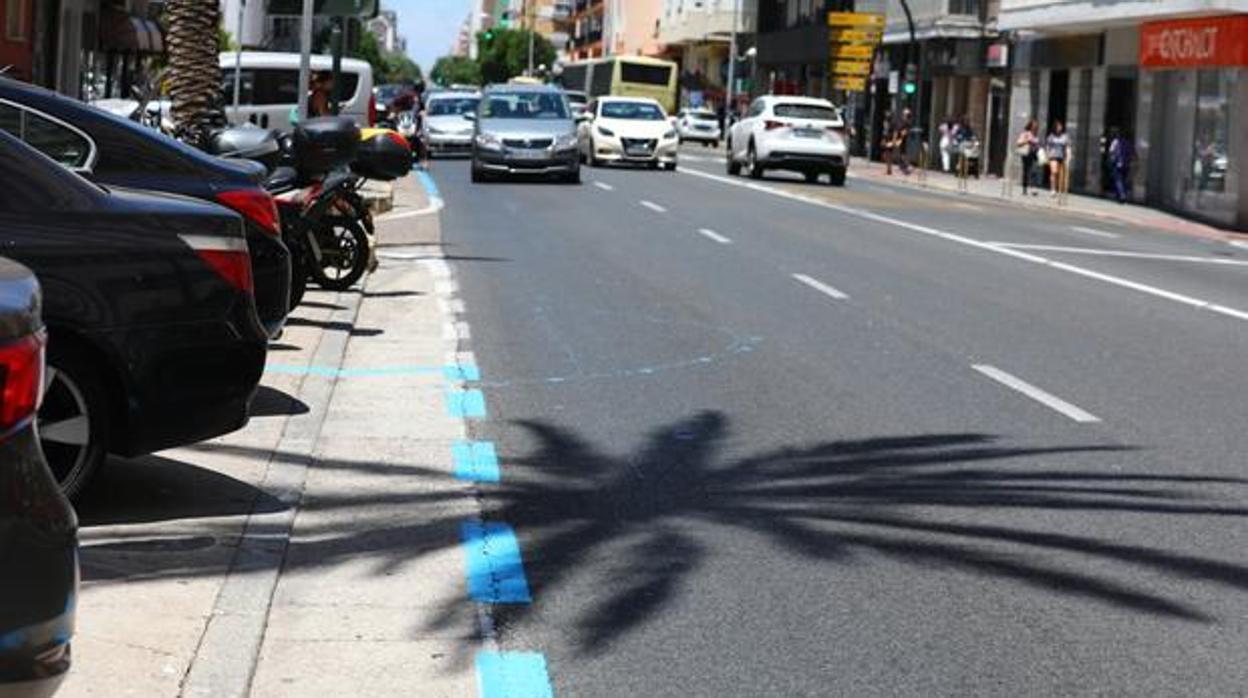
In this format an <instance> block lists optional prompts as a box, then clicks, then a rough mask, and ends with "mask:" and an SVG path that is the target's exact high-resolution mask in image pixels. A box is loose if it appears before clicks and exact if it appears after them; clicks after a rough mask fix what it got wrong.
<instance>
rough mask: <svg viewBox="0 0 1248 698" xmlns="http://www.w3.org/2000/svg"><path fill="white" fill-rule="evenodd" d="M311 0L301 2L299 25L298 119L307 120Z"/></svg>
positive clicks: (310, 46)
mask: <svg viewBox="0 0 1248 698" xmlns="http://www.w3.org/2000/svg"><path fill="white" fill-rule="evenodd" d="M314 9H315V8H314V7H313V0H303V16H302V17H301V18H300V23H299V41H300V56H299V118H300V119H307V118H308V84H309V83H310V82H311V81H312V12H313V10H314Z"/></svg>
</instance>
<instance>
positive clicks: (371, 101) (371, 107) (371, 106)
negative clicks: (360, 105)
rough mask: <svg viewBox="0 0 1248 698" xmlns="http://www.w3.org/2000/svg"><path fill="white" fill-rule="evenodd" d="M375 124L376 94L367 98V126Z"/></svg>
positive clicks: (370, 126)
mask: <svg viewBox="0 0 1248 698" xmlns="http://www.w3.org/2000/svg"><path fill="white" fill-rule="evenodd" d="M376 125H377V95H372V96H371V97H369V98H368V126H369V128H372V127H373V126H376Z"/></svg>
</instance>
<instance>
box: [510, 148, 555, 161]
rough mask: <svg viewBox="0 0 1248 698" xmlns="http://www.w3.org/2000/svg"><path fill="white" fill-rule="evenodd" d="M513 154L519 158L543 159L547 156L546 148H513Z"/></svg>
mask: <svg viewBox="0 0 1248 698" xmlns="http://www.w3.org/2000/svg"><path fill="white" fill-rule="evenodd" d="M511 156H512V157H513V158H515V159H517V160H543V159H545V158H546V151H544V150H513V151H511Z"/></svg>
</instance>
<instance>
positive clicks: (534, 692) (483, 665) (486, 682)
mask: <svg viewBox="0 0 1248 698" xmlns="http://www.w3.org/2000/svg"><path fill="white" fill-rule="evenodd" d="M477 688H478V689H479V695H480V696H481V698H554V696H555V692H554V690H553V689H552V688H551V686H550V674H549V673H548V672H547V670H546V657H544V656H542V655H541V654H538V653H537V652H478V653H477Z"/></svg>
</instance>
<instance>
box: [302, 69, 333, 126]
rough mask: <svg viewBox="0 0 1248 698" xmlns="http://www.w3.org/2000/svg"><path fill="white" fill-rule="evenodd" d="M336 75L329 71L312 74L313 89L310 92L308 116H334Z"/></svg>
mask: <svg viewBox="0 0 1248 698" xmlns="http://www.w3.org/2000/svg"><path fill="white" fill-rule="evenodd" d="M333 99H334V74H333V73H331V72H330V71H328V70H318V71H317V72H315V73H313V74H312V85H311V89H310V90H308V116H309V117H315V116H333V114H334V108H333Z"/></svg>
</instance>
